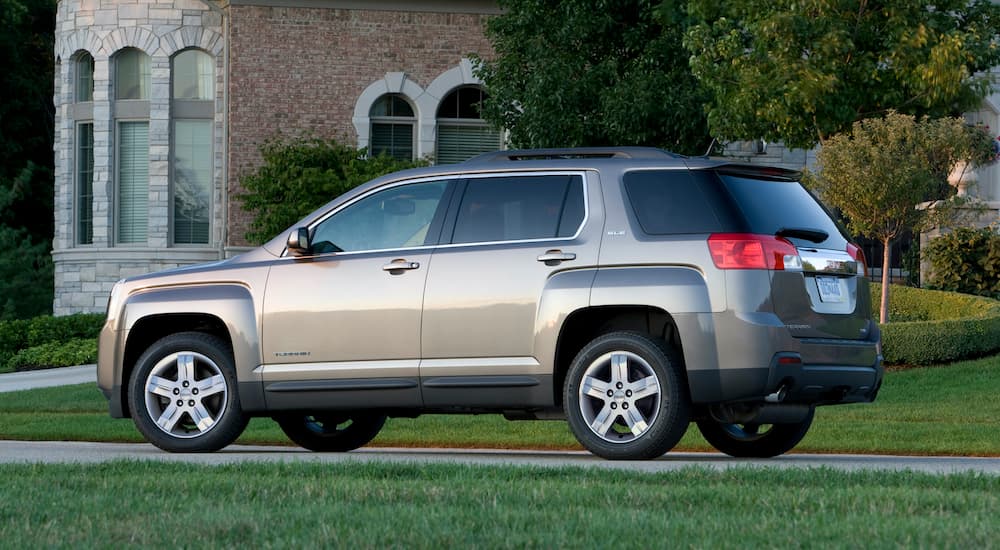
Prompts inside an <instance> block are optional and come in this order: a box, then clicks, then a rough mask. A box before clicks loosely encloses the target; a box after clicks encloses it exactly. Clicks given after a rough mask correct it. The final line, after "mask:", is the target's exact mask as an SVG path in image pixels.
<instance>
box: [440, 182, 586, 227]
mask: <svg viewBox="0 0 1000 550" xmlns="http://www.w3.org/2000/svg"><path fill="white" fill-rule="evenodd" d="M583 218H584V199H583V180H582V178H581V177H580V176H577V175H562V174H560V175H531V176H503V177H489V178H471V179H469V180H468V186H467V187H466V190H465V195H464V196H463V197H462V202H461V206H460V207H459V210H458V217H457V219H456V220H455V232H454V237H453V239H452V242H453V243H476V242H499V241H521V240H534V239H553V238H561V237H572V236H573V235H575V234H576V232H577V230H578V229H579V228H580V224H581V223H583Z"/></svg>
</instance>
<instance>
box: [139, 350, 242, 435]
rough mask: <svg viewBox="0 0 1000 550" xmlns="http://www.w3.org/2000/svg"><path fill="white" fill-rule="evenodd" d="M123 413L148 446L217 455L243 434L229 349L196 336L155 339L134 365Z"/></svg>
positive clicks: (240, 411)
mask: <svg viewBox="0 0 1000 550" xmlns="http://www.w3.org/2000/svg"><path fill="white" fill-rule="evenodd" d="M128 397H129V399H128V402H129V411H130V412H131V413H132V420H133V421H134V422H135V426H136V427H137V428H138V429H139V431H140V432H142V435H143V436H145V437H146V440H148V441H149V442H150V443H152V444H153V445H156V446H157V447H159V448H161V449H163V450H164V451H170V452H175V453H197V452H210V451H217V450H219V449H221V448H223V447H225V446H226V445H229V444H230V443H232V442H233V441H235V440H236V438H237V437H239V436H240V434H241V433H243V429H244V428H246V425H247V421H248V418H247V416H246V415H244V414H243V411H242V410H241V409H240V399H239V395H238V393H237V384H236V368H235V365H234V361H233V353H232V350H231V348H230V346H229V345H228V344H227V343H226V342H224V341H222V340H221V339H219V338H217V337H215V336H212V335H210V334H205V333H201V332H181V333H177V334H172V335H170V336H167V337H165V338H162V339H160V340H158V341H157V342H156V343H154V344H153V345H152V346H150V347H149V348H148V349H147V350H146V351H145V353H143V354H142V356H141V357H139V360H138V361H137V362H136V366H135V370H133V372H132V377H131V379H130V381H129V396H128Z"/></svg>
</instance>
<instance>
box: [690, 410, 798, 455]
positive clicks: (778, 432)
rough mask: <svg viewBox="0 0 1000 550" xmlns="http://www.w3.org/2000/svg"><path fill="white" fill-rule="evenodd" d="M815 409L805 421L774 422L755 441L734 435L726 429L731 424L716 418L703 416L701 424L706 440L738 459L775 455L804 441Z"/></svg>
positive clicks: (699, 428)
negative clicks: (792, 422)
mask: <svg viewBox="0 0 1000 550" xmlns="http://www.w3.org/2000/svg"><path fill="white" fill-rule="evenodd" d="M815 412H816V409H815V408H812V409H810V410H809V415H808V416H807V417H806V418H805V419H804V420H802V421H801V422H796V423H794V424H774V425H773V426H772V427H771V429H770V430H769V431H768V432H767V433H766V434H764V435H763V436H761V437H760V438H758V439H752V440H744V439H738V438H735V437H733V436H732V435H731V434H730V433H729V432H728V431H727V430H726V426H727V425H728V424H726V423H723V422H719V421H718V420H715V419H714V418H710V417H709V418H701V419H699V420H698V421H697V424H698V430H699V431H700V432H701V435H702V437H704V438H705V441H708V443H709V444H710V445H711V446H712V447H715V449H716V450H718V451H719V452H722V453H725V454H727V455H729V456H732V457H736V458H772V457H775V456H778V455H783V454H785V453H787V452H788V451H790V450H792V449H793V448H795V446H796V445H798V444H799V442H800V441H802V438H804V437H805V436H806V433H808V432H809V428H810V427H811V426H812V422H813V418H814V415H815Z"/></svg>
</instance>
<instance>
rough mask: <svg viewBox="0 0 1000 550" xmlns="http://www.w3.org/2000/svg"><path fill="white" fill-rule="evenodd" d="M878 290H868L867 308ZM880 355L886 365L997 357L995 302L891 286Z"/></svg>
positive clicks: (999, 326)
mask: <svg viewBox="0 0 1000 550" xmlns="http://www.w3.org/2000/svg"><path fill="white" fill-rule="evenodd" d="M880 292H881V287H880V285H878V284H873V285H872V289H871V293H872V303H873V304H878V303H879V293H880ZM889 308H890V312H889V320H890V322H889V323H888V324H885V325H882V326H881V328H882V355H883V356H884V358H885V362H886V363H887V364H890V365H932V364H939V363H951V362H954V361H960V360H963V359H970V358H974V357H981V356H984V355H989V354H991V353H997V352H1000V301H997V300H990V299H988V298H980V297H977V296H969V295H966V294H957V293H954V292H942V291H936V290H922V289H918V288H910V287H903V286H896V285H893V286H892V287H891V288H890V289H889Z"/></svg>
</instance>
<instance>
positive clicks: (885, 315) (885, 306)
mask: <svg viewBox="0 0 1000 550" xmlns="http://www.w3.org/2000/svg"><path fill="white" fill-rule="evenodd" d="M891 242H892V241H890V240H889V239H885V240H883V241H882V247H883V251H882V305H881V307H879V315H878V318H879V321H878V322H879V323H882V324H885V323H888V322H889V280H890V278H889V272H890V271H891V270H892V268H891V267H890V266H891V264H890V263H889V259H890V254H891V253H892V249H891V248H889V244H890V243H891Z"/></svg>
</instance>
